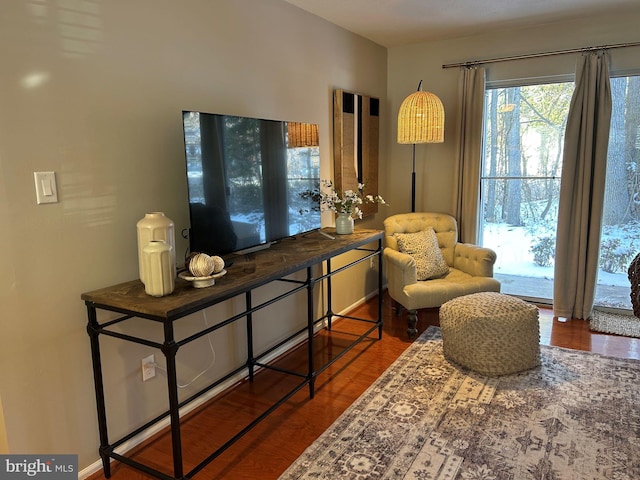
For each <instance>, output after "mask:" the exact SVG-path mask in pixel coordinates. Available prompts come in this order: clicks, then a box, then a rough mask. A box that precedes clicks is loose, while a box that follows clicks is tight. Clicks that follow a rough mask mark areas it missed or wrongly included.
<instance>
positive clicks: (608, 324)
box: [589, 310, 640, 338]
mask: <svg viewBox="0 0 640 480" xmlns="http://www.w3.org/2000/svg"><path fill="white" fill-rule="evenodd" d="M589 328H590V329H591V330H593V331H596V332H604V333H614V334H616V335H623V336H625V337H637V338H640V318H638V317H635V316H633V315H620V314H618V313H609V312H602V311H600V310H594V311H593V313H592V314H591V318H590V320H589Z"/></svg>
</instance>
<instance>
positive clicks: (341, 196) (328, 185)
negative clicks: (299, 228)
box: [320, 180, 387, 218]
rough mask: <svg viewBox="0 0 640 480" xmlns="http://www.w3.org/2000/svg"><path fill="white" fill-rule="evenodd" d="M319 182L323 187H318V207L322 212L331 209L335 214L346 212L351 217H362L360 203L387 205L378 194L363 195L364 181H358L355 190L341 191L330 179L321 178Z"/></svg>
mask: <svg viewBox="0 0 640 480" xmlns="http://www.w3.org/2000/svg"><path fill="white" fill-rule="evenodd" d="M321 183H322V187H323V188H321V189H320V209H321V210H322V211H323V212H324V211H332V212H335V213H337V214H347V215H349V216H350V217H352V218H353V217H356V218H362V210H360V205H362V204H364V203H379V204H380V205H387V202H385V201H384V198H382V197H381V196H380V195H365V193H364V191H365V188H366V185H365V184H364V183H359V184H358V189H357V190H345V191H344V192H342V193H339V192H337V191H336V189H335V188H334V186H333V182H331V180H321Z"/></svg>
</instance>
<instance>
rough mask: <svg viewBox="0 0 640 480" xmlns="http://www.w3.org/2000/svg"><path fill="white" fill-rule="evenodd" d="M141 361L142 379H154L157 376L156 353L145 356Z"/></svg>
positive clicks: (144, 380)
mask: <svg viewBox="0 0 640 480" xmlns="http://www.w3.org/2000/svg"><path fill="white" fill-rule="evenodd" d="M140 363H141V364H142V381H143V382H146V381H147V380H150V379H152V378H153V377H155V376H156V359H155V356H154V355H149V356H148V357H144V358H143V359H142V360H141V361H140Z"/></svg>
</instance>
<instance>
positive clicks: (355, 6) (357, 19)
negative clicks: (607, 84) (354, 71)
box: [286, 0, 640, 47]
mask: <svg viewBox="0 0 640 480" xmlns="http://www.w3.org/2000/svg"><path fill="white" fill-rule="evenodd" d="M286 1H287V2H289V3H291V4H293V5H296V6H298V7H300V8H302V9H303V10H306V11H308V12H310V13H313V14H315V15H317V16H319V17H322V18H324V19H326V20H328V21H330V22H331V23H334V24H336V25H338V26H340V27H342V28H345V29H346V30H349V31H351V32H353V33H356V34H358V35H360V36H362V37H365V38H368V39H369V40H372V41H374V42H375V43H378V44H380V45H382V46H385V47H396V46H400V45H406V44H410V43H418V42H424V41H432V40H440V39H445V38H454V37H461V36H467V35H473V34H478V33H483V32H486V31H489V30H491V29H504V28H514V27H526V26H530V25H536V24H542V23H549V22H553V21H560V20H572V19H578V18H581V17H586V16H592V15H598V14H604V13H612V12H614V11H622V10H627V9H631V8H635V9H637V8H638V7H640V0H606V1H603V0H286Z"/></svg>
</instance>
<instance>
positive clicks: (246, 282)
mask: <svg viewBox="0 0 640 480" xmlns="http://www.w3.org/2000/svg"><path fill="white" fill-rule="evenodd" d="M323 232H325V233H328V234H329V235H332V236H333V237H334V239H333V240H332V239H330V238H327V237H325V236H323V235H322V234H320V233H319V232H317V231H313V232H309V233H306V234H302V235H298V236H295V237H290V238H286V239H283V240H281V241H279V242H277V243H274V244H272V245H271V246H270V247H269V248H267V249H265V250H260V251H258V252H254V253H250V254H246V255H239V256H237V257H236V258H235V259H234V261H233V264H232V265H231V266H230V267H228V268H226V270H227V273H226V274H225V275H224V276H223V277H221V278H218V279H217V280H216V282H215V285H212V286H210V287H206V288H194V287H193V285H192V284H191V282H188V281H186V280H183V279H181V278H176V287H175V290H174V291H173V293H171V294H170V295H167V296H164V297H152V296H150V295H147V294H146V293H145V291H144V285H143V284H142V282H140V280H139V279H137V280H131V281H129V282H125V283H121V284H118V285H113V286H109V287H106V288H101V289H98V290H94V291H91V292H86V293H83V294H82V295H81V298H82V300H83V301H84V302H85V303H86V304H87V305H88V306H90V307H94V308H101V309H105V310H112V311H118V312H123V313H127V314H131V315H135V316H141V317H145V318H151V319H157V320H175V319H178V318H181V317H183V316H185V315H188V314H190V313H193V312H195V311H197V310H199V309H202V308H206V307H207V306H210V305H214V304H216V303H220V302H222V301H224V300H228V299H229V298H232V297H234V296H236V295H239V294H241V293H244V292H247V291H249V290H252V289H254V288H257V287H259V286H262V285H265V284H267V283H269V282H271V281H274V280H277V279H280V278H283V277H286V276H288V275H291V274H293V273H295V272H297V271H300V270H302V269H304V268H307V267H311V266H313V265H315V264H318V263H320V262H322V261H324V260H327V259H329V258H332V257H335V256H337V255H340V254H342V253H346V252H348V251H350V250H353V249H356V248H361V247H364V246H365V245H367V244H369V243H373V242H376V241H379V240H381V239H382V237H383V232H382V231H380V230H368V229H356V230H355V231H354V233H352V234H349V235H336V234H335V230H334V229H330V228H327V229H323Z"/></svg>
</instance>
